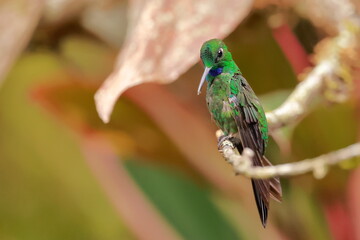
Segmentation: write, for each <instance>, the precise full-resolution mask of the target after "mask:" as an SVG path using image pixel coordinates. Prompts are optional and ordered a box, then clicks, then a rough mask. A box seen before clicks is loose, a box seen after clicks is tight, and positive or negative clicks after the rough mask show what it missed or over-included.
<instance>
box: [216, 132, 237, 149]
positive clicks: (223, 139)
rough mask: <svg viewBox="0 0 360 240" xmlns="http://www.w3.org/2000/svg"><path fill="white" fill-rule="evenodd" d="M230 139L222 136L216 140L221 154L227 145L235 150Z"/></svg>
mask: <svg viewBox="0 0 360 240" xmlns="http://www.w3.org/2000/svg"><path fill="white" fill-rule="evenodd" d="M231 139H232V137H230V136H226V135H222V136H220V137H219V138H218V150H219V151H220V152H221V151H222V149H223V148H224V146H226V145H229V146H230V147H231V148H235V146H234V144H233V143H232V141H231Z"/></svg>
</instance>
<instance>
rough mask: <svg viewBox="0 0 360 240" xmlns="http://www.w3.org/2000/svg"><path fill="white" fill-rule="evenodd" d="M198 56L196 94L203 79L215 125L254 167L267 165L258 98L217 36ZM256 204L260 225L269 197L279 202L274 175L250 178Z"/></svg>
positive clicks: (265, 130) (263, 118) (263, 120)
mask: <svg viewBox="0 0 360 240" xmlns="http://www.w3.org/2000/svg"><path fill="white" fill-rule="evenodd" d="M200 57H201V60H202V62H203V64H204V66H205V71H204V74H203V77H202V79H201V82H200V85H199V89H198V94H199V93H200V90H201V87H202V85H203V83H204V82H205V80H206V82H207V91H206V102H207V105H208V109H209V112H210V113H211V115H212V118H213V119H214V120H215V123H216V125H217V126H218V127H219V128H220V129H221V130H222V131H223V132H224V134H225V135H226V136H227V138H229V139H230V140H231V141H232V142H233V143H234V144H235V146H236V147H237V148H238V150H239V152H240V153H241V152H242V150H243V149H244V148H250V149H252V150H253V151H254V153H255V156H254V158H253V165H254V166H269V165H271V164H270V162H269V161H268V160H267V159H266V157H265V156H264V153H265V148H266V145H267V142H268V125H267V121H266V116H265V112H264V110H263V108H262V106H261V104H260V101H259V99H258V98H257V96H256V95H255V93H254V91H253V90H252V89H251V87H250V85H249V84H248V82H247V81H246V79H245V78H244V77H243V76H242V73H241V72H240V69H239V68H238V66H237V65H236V63H235V62H234V61H233V59H232V56H231V53H230V52H229V51H228V48H227V47H226V45H225V44H224V43H223V42H222V41H221V40H218V39H212V40H209V41H207V42H205V43H204V44H203V46H202V47H201V50H200ZM252 186H253V190H254V195H255V200H256V205H257V207H258V210H259V214H260V218H261V221H262V224H263V226H264V227H265V225H266V220H267V212H268V209H269V198H270V197H272V198H274V199H276V200H278V201H281V197H282V193H281V186H280V181H279V179H278V178H273V179H267V180H255V179H252Z"/></svg>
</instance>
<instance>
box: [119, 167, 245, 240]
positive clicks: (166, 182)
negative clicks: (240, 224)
mask: <svg viewBox="0 0 360 240" xmlns="http://www.w3.org/2000/svg"><path fill="white" fill-rule="evenodd" d="M126 166H127V169H128V170H129V172H130V174H131V175H132V176H133V177H134V179H135V181H136V182H137V183H138V184H139V186H140V187H141V189H143V191H144V193H145V194H146V195H147V196H148V197H149V199H150V200H151V201H152V202H153V203H154V205H155V206H156V207H157V208H158V209H159V211H160V212H161V213H162V214H163V215H164V217H165V218H166V219H167V220H168V221H169V223H170V224H171V225H173V226H174V228H176V229H177V230H178V231H179V233H180V234H181V235H182V236H183V237H184V238H185V239H189V240H190V239H194V240H196V239H209V240H211V239H238V238H239V237H238V236H237V235H236V233H235V232H234V230H233V229H232V227H231V226H230V225H229V223H228V222H227V221H226V220H225V219H224V217H223V216H222V215H221V213H220V212H219V210H218V209H217V208H215V206H214V204H213V203H212V202H211V199H210V194H209V192H208V191H207V190H204V189H201V188H199V187H198V186H196V185H194V183H193V182H191V181H190V180H189V179H186V178H184V176H181V175H179V174H178V173H176V172H175V171H173V170H171V169H165V168H159V167H156V166H155V165H154V166H150V165H149V166H146V165H145V164H140V163H139V162H135V161H128V162H127V164H126ZM189 196H191V197H189Z"/></svg>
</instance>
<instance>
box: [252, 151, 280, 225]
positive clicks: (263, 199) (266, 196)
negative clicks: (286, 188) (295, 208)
mask: <svg viewBox="0 0 360 240" xmlns="http://www.w3.org/2000/svg"><path fill="white" fill-rule="evenodd" d="M260 162H261V166H271V163H270V162H269V160H267V158H266V157H265V156H262V159H261V161H260ZM251 183H252V188H253V191H254V196H255V201H256V206H257V209H258V211H259V215H260V218H261V222H262V225H263V227H265V226H266V220H267V217H268V210H269V201H270V197H271V198H273V199H274V200H276V201H278V202H281V200H282V190H281V185H280V180H279V178H278V177H276V178H270V179H251Z"/></svg>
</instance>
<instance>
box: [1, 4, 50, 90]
mask: <svg viewBox="0 0 360 240" xmlns="http://www.w3.org/2000/svg"><path fill="white" fill-rule="evenodd" d="M43 5H44V0H33V1H27V0H4V1H1V4H0V32H1V34H0V53H1V54H0V83H1V80H3V79H4V78H5V77H6V73H7V72H8V71H9V69H10V68H11V65H12V64H13V63H14V61H15V60H16V58H17V56H18V55H19V54H20V53H21V52H22V50H23V49H24V48H25V46H26V44H27V43H28V41H29V39H30V37H31V36H32V33H33V31H34V29H35V27H36V25H37V23H38V21H39V19H40V16H41V13H42V10H43Z"/></svg>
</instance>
